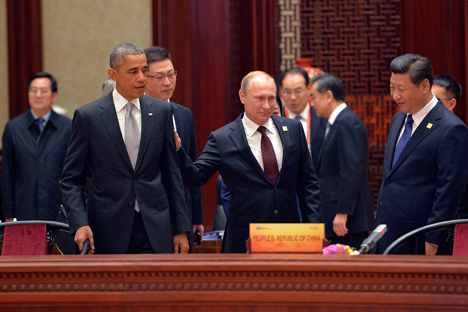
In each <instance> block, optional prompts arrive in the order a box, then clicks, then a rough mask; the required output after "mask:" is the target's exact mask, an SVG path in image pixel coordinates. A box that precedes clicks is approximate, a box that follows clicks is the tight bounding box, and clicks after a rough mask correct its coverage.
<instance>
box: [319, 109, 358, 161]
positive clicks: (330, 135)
mask: <svg viewBox="0 0 468 312" xmlns="http://www.w3.org/2000/svg"><path fill="white" fill-rule="evenodd" d="M348 109H350V108H349V107H346V108H345V109H343V110H342V111H341V112H340V113H339V114H338V116H336V119H335V121H334V122H333V125H332V126H330V130H329V131H328V134H327V137H326V138H323V142H322V147H321V148H320V151H319V153H318V160H317V163H316V164H315V169H316V170H318V168H319V165H320V163H321V162H322V154H323V150H324V149H325V148H326V146H327V145H328V144H329V142H330V141H331V138H333V136H334V135H335V131H336V128H337V127H339V123H340V120H341V118H342V117H343V115H344V114H345V111H346V110H348ZM325 120H326V119H325ZM326 122H327V123H328V120H326ZM323 128H324V130H325V129H326V124H325V127H323ZM323 136H325V131H323Z"/></svg>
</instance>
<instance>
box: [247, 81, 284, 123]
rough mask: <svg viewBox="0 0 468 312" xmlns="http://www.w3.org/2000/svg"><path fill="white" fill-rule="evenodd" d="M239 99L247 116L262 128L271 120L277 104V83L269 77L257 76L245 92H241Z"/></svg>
mask: <svg viewBox="0 0 468 312" xmlns="http://www.w3.org/2000/svg"><path fill="white" fill-rule="evenodd" d="M239 97H240V100H241V102H242V103H243V104H244V108H245V115H246V116H247V117H248V118H249V119H250V120H252V121H253V122H254V123H256V124H257V125H259V126H261V125H263V124H265V123H266V122H267V121H268V119H270V117H271V115H272V114H273V111H274V109H275V105H276V104H277V103H276V87H275V82H274V81H273V80H272V79H271V78H270V77H268V76H265V75H261V76H257V77H255V78H253V79H252V80H251V81H250V85H249V87H248V89H246V91H245V92H244V91H242V90H240V91H239Z"/></svg>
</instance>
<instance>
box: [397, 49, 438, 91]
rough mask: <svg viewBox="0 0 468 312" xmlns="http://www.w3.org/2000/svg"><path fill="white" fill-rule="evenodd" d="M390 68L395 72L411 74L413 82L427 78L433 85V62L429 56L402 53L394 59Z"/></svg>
mask: <svg viewBox="0 0 468 312" xmlns="http://www.w3.org/2000/svg"><path fill="white" fill-rule="evenodd" d="M390 70H391V71H392V73H394V74H409V77H410V80H411V82H412V83H414V84H415V85H419V84H420V83H421V82H423V81H424V79H427V80H429V84H430V86H431V87H432V83H433V80H434V73H433V70H432V63H431V61H430V60H429V59H428V58H427V57H424V56H421V55H418V54H410V53H408V54H405V55H401V56H399V57H397V58H395V59H394V60H393V61H392V63H391V64H390Z"/></svg>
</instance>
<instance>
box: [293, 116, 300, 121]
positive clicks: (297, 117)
mask: <svg viewBox="0 0 468 312" xmlns="http://www.w3.org/2000/svg"><path fill="white" fill-rule="evenodd" d="M301 118H302V117H301V115H296V117H294V119H296V120H298V121H301Z"/></svg>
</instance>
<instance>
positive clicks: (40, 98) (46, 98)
mask: <svg viewBox="0 0 468 312" xmlns="http://www.w3.org/2000/svg"><path fill="white" fill-rule="evenodd" d="M51 85H52V82H51V81H50V79H49V78H36V79H34V80H33V81H31V85H30V87H29V90H28V96H29V105H30V106H31V109H32V110H33V111H34V113H35V114H36V115H38V116H39V117H42V116H44V115H45V114H46V113H47V112H48V111H50V109H51V108H52V103H54V101H55V99H56V98H57V92H52V86H51Z"/></svg>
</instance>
